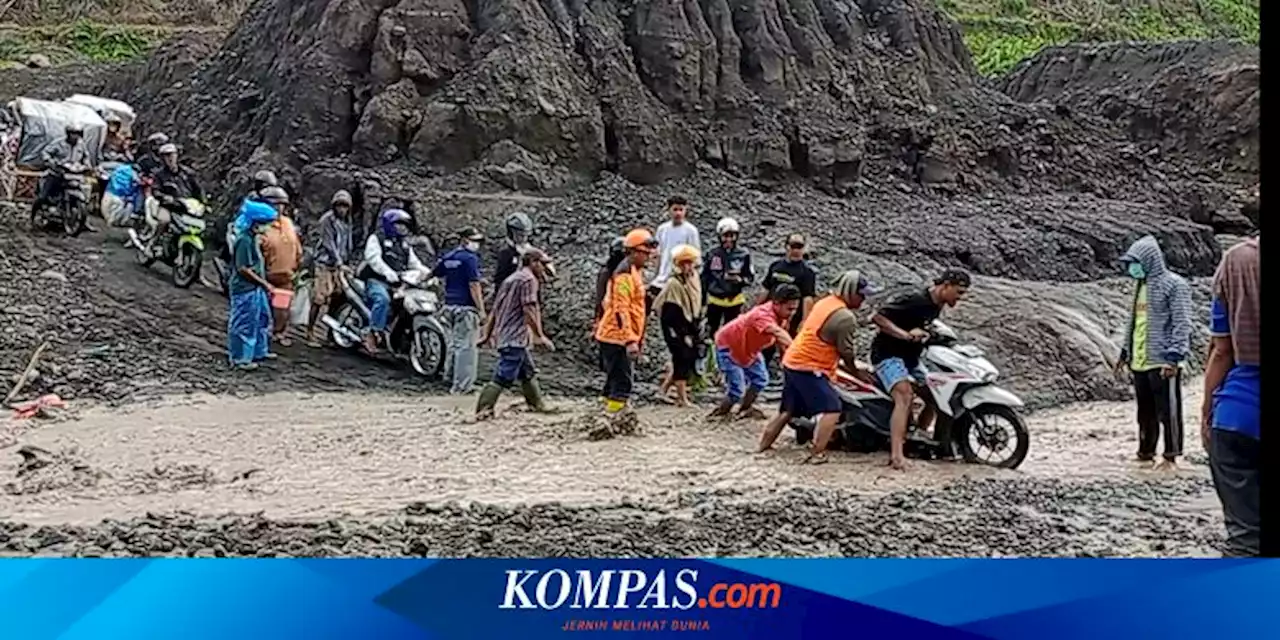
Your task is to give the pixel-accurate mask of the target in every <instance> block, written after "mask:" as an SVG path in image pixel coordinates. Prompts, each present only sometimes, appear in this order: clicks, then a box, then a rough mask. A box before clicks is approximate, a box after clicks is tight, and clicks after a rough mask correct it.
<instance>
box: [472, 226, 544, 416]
mask: <svg viewBox="0 0 1280 640" xmlns="http://www.w3.org/2000/svg"><path fill="white" fill-rule="evenodd" d="M550 263H551V258H549V257H548V256H547V254H545V253H543V252H542V251H541V250H539V249H533V248H530V249H529V250H527V251H525V252H524V253H523V254H522V255H521V256H520V264H521V268H520V270H519V271H516V272H515V273H513V274H511V275H510V276H508V277H507V279H506V280H503V281H502V286H500V287H498V292H497V294H495V295H494V298H493V313H491V314H490V315H489V317H488V319H487V320H485V324H484V331H483V332H482V333H481V335H480V340H479V343H480V344H482V345H483V344H488V343H489V342H490V341H491V340H493V339H494V338H495V337H496V338H497V347H498V362H497V364H495V365H494V368H493V381H492V382H490V383H489V384H487V385H485V387H484V389H482V390H481V391H480V397H479V398H477V400H476V418H477V419H480V420H485V419H488V418H492V417H493V410H494V406H496V405H497V404H498V398H499V397H500V396H501V395H502V392H503V391H504V390H506V389H510V388H511V387H512V386H513V385H515V383H516V381H519V382H520V391H521V393H522V394H524V401H525V403H526V404H527V405H528V406H529V408H530V409H532V410H534V411H537V412H539V413H550V412H552V410H551V409H550V408H549V407H547V404H546V401H545V400H544V399H543V397H542V389H541V388H540V387H539V386H538V379H537V368H536V367H535V366H534V364H533V356H532V355H531V354H530V352H529V350H530V347H531V346H538V347H542V348H544V349H546V350H547V351H555V348H556V346H555V343H553V342H551V338H548V337H547V334H546V331H545V330H544V329H543V327H542V310H541V308H540V307H539V304H538V289H539V287H541V285H542V284H543V283H544V282H546V279H547V271H548V265H550Z"/></svg>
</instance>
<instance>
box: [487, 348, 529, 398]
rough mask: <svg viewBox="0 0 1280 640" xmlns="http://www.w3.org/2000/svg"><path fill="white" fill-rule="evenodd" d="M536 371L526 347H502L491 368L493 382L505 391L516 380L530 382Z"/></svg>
mask: <svg viewBox="0 0 1280 640" xmlns="http://www.w3.org/2000/svg"><path fill="white" fill-rule="evenodd" d="M537 371H538V370H537V368H535V367H534V366H533V356H532V355H530V354H529V348H528V347H502V348H500V349H498V363H497V364H496V365H494V367H493V381H494V383H495V384H497V385H498V386H500V387H502V388H504V389H505V388H508V387H510V386H511V385H513V384H515V383H516V381H517V380H519V381H521V382H524V381H525V380H532V379H533V376H534V374H535V373H537Z"/></svg>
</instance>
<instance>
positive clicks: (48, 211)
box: [31, 163, 89, 238]
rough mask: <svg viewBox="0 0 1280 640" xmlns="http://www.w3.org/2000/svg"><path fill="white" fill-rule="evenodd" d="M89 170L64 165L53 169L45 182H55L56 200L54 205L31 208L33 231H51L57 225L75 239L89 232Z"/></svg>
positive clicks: (77, 166) (78, 166)
mask: <svg viewBox="0 0 1280 640" xmlns="http://www.w3.org/2000/svg"><path fill="white" fill-rule="evenodd" d="M88 175H89V168H88V167H86V166H84V165H81V164H69V163H63V164H59V165H57V166H55V167H54V168H52V169H50V171H49V174H48V175H47V176H45V178H44V179H45V180H53V181H55V183H54V187H55V191H56V192H57V194H58V195H57V197H56V198H54V201H53V203H52V204H42V205H40V206H35V207H32V208H31V228H32V229H48V228H52V227H53V226H54V225H57V226H58V227H59V228H61V229H62V232H63V233H65V234H66V235H68V236H70V237H72V238H74V237H76V236H78V235H80V234H81V233H82V232H83V231H84V230H85V229H86V228H87V223H88V220H89V184H88Z"/></svg>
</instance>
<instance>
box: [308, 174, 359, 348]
mask: <svg viewBox="0 0 1280 640" xmlns="http://www.w3.org/2000/svg"><path fill="white" fill-rule="evenodd" d="M352 247H353V244H352V240H351V194H350V193H348V192H347V191H346V190H338V191H337V192H335V193H334V194H333V197H332V198H330V199H329V210H328V211H326V212H324V214H323V215H321V216H320V243H319V245H318V246H316V253H315V267H314V271H315V277H314V278H313V281H312V285H311V287H312V289H311V315H310V316H309V317H308V318H307V346H309V347H314V348H319V347H320V346H321V344H322V343H321V341H320V336H319V335H317V334H316V325H318V324H319V320H320V318H322V317H324V315H325V314H326V313H328V312H329V302H330V301H331V300H332V299H333V297H334V296H335V295H337V294H338V292H340V291H342V273H343V271H346V270H349V269H350V268H351V266H350V265H351V251H352Z"/></svg>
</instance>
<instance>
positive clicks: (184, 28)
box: [0, 0, 249, 66]
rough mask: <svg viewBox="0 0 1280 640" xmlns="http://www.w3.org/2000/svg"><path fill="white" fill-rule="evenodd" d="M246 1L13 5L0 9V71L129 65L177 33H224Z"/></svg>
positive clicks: (46, 0) (65, 0)
mask: <svg viewBox="0 0 1280 640" xmlns="http://www.w3.org/2000/svg"><path fill="white" fill-rule="evenodd" d="M248 4H249V2H248V0H142V1H138V2H132V1H130V2H126V1H123V0H91V1H89V2H85V1H75V0H40V1H36V0H13V1H11V2H4V3H0V66H3V65H4V64H5V63H10V64H12V63H25V62H27V61H29V60H30V59H31V56H33V55H37V56H39V58H38V59H37V60H43V61H47V62H49V63H50V64H54V65H61V64H83V63H88V62H116V63H119V62H129V61H134V60H140V59H142V58H145V57H146V56H147V55H148V54H149V53H150V52H151V51H152V50H153V49H154V48H155V47H156V46H157V45H159V44H160V43H162V42H164V41H165V40H167V39H168V38H170V37H172V36H174V35H176V34H179V33H190V32H217V33H225V31H226V29H227V28H228V27H230V26H231V25H233V24H234V23H235V21H236V19H237V18H239V16H240V13H241V12H242V11H244V8H245V7H246V6H247V5H248Z"/></svg>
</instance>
